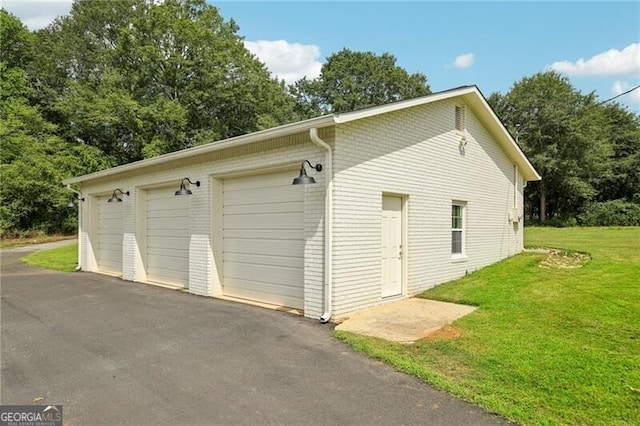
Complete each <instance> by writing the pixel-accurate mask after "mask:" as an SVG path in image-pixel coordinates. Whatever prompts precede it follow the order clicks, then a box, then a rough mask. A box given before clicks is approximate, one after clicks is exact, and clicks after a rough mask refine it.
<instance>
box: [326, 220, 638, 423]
mask: <svg viewBox="0 0 640 426" xmlns="http://www.w3.org/2000/svg"><path fill="white" fill-rule="evenodd" d="M525 244H526V245H527V246H529V247H554V248H563V249H568V250H573V251H580V252H586V253H588V254H590V255H591V260H590V261H589V262H587V263H586V264H585V265H584V266H583V267H582V268H578V269H543V268H540V267H539V266H538V265H539V263H540V262H541V261H542V260H544V259H545V256H546V255H544V254H534V253H524V254H521V255H518V256H515V257H513V258H510V259H507V260H505V261H503V262H500V263H499V264H496V265H493V266H490V267H487V268H484V269H482V270H479V271H477V272H475V273H473V274H471V275H469V276H467V277H465V278H462V279H460V280H456V281H454V282H450V283H447V284H444V285H441V286H438V287H436V288H434V289H432V290H429V291H427V292H425V293H423V294H422V295H421V296H422V297H425V298H429V299H436V300H443V301H449V302H456V303H466V304H471V305H477V306H479V309H478V310H476V311H475V312H474V313H472V314H471V315H468V316H466V317H464V318H461V319H460V320H458V321H457V322H456V323H454V324H453V326H454V327H457V328H458V329H460V330H461V331H462V335H461V336H460V337H457V338H436V339H433V340H425V341H420V342H418V343H415V344H412V345H401V344H394V343H390V342H386V341H383V340H379V339H374V338H368V337H363V336H357V335H354V334H349V333H344V332H336V335H337V336H338V337H339V338H341V339H343V340H345V341H346V342H348V343H350V344H351V345H353V346H354V347H355V348H356V349H358V350H361V351H364V352H366V353H369V354H371V355H372V356H374V357H376V358H379V359H381V360H384V361H386V362H388V363H390V364H392V365H393V366H395V367H396V368H398V369H400V370H402V371H405V372H407V373H410V374H414V375H416V376H418V377H421V378H424V379H425V380H427V381H428V382H430V383H432V384H434V385H435V386H437V387H439V388H441V389H445V390H447V391H449V392H451V393H453V394H455V395H458V396H460V397H462V398H463V399H466V400H468V401H471V402H474V403H476V404H479V405H481V406H482V407H484V408H486V409H487V410H489V411H492V412H495V413H498V414H500V415H502V416H504V417H506V418H508V419H510V420H513V421H515V422H517V423H520V424H529V425H546V424H562V425H640V228H637V227H636V228H563V229H555V228H526V229H525Z"/></svg>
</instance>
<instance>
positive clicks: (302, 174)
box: [292, 160, 322, 185]
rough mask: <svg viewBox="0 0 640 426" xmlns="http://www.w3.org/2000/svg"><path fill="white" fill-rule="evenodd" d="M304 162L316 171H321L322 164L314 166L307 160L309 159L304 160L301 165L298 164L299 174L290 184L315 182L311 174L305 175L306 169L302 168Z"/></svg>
mask: <svg viewBox="0 0 640 426" xmlns="http://www.w3.org/2000/svg"><path fill="white" fill-rule="evenodd" d="M304 163H307V164H309V167H311V168H313V169H316V171H317V172H321V171H322V164H320V163H318V164H316V165H315V166H314V165H313V164H311V163H310V162H309V160H304V161H303V162H302V165H301V166H300V176H298V177H297V178H295V179H294V180H293V183H292V185H306V184H308V183H316V180H315V179H314V178H313V177H312V176H307V171H306V170H305V168H304Z"/></svg>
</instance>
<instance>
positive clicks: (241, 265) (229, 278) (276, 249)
mask: <svg viewBox="0 0 640 426" xmlns="http://www.w3.org/2000/svg"><path fill="white" fill-rule="evenodd" d="M295 175H296V171H291V170H288V171H285V172H278V173H269V174H263V175H253V176H244V177H238V178H232V179H226V180H225V181H224V184H223V186H224V187H223V238H224V245H223V252H224V253H223V259H224V267H223V275H224V278H223V286H224V287H223V291H224V294H225V295H228V296H233V297H239V298H243V299H250V300H255V301H259V302H264V303H270V304H274V305H279V306H288V307H291V308H297V309H303V307H304V198H303V195H304V192H303V187H302V185H295V186H293V185H291V181H292V180H293V177H295Z"/></svg>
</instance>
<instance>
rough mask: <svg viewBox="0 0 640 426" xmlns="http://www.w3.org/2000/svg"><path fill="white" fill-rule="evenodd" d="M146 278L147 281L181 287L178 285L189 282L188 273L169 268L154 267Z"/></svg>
mask: <svg viewBox="0 0 640 426" xmlns="http://www.w3.org/2000/svg"><path fill="white" fill-rule="evenodd" d="M147 278H148V279H149V281H153V282H157V283H162V284H170V285H175V286H181V284H180V283H185V282H188V281H189V273H188V272H184V271H177V270H175V269H170V268H161V267H156V268H154V269H153V270H152V272H151V273H149V274H147Z"/></svg>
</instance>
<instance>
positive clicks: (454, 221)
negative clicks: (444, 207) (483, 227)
mask: <svg viewBox="0 0 640 426" xmlns="http://www.w3.org/2000/svg"><path fill="white" fill-rule="evenodd" d="M451 227H452V228H454V229H462V206H457V205H452V206H451Z"/></svg>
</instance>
